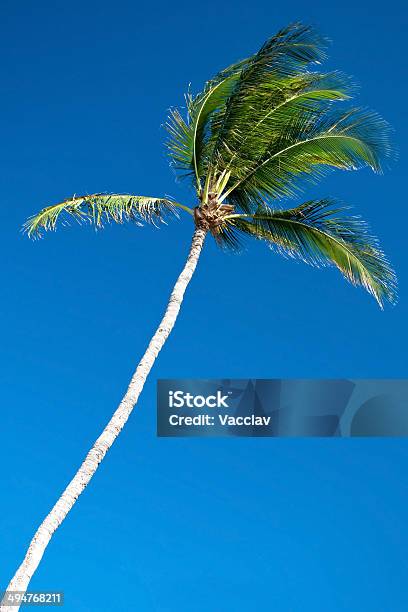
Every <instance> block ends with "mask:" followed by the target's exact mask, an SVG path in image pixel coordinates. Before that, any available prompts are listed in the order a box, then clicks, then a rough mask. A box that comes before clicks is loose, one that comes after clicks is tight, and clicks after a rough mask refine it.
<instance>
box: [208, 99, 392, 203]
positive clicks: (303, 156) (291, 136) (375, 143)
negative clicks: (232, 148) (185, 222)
mask: <svg viewBox="0 0 408 612" xmlns="http://www.w3.org/2000/svg"><path fill="white" fill-rule="evenodd" d="M390 155H391V145H390V141H389V128H388V125H387V123H386V122H385V121H384V120H383V119H381V117H379V115H377V114H376V113H374V112H371V111H367V110H364V109H351V110H349V111H347V112H345V113H340V114H339V113H337V112H331V113H330V112H325V113H322V115H321V116H319V117H316V116H311V115H310V113H309V111H305V112H303V113H299V114H298V116H297V117H294V118H292V119H290V120H288V122H287V124H286V125H285V126H283V125H282V127H281V130H280V132H279V135H278V136H277V137H276V138H275V139H272V141H271V143H270V146H269V147H267V149H266V151H265V152H264V153H262V155H260V157H259V158H258V159H257V160H255V161H252V160H251V159H249V160H248V159H242V158H240V156H239V152H238V155H236V161H235V163H234V168H233V169H231V168H230V169H231V170H232V174H231V177H232V180H235V183H233V184H232V185H231V186H230V187H229V188H228V189H227V191H226V192H225V193H224V194H223V196H222V197H221V198H220V200H221V201H223V200H224V199H226V198H228V201H229V202H230V203H233V204H236V205H237V206H240V207H241V208H243V209H244V210H247V211H248V209H250V208H252V205H255V206H257V205H258V203H259V200H260V199H262V198H263V197H265V196H267V197H270V198H279V197H290V196H293V195H295V194H296V192H297V191H298V190H299V189H300V187H301V183H299V178H302V177H304V178H308V179H309V180H311V181H312V182H316V181H317V180H318V179H319V178H320V177H322V176H323V175H324V174H325V173H327V171H328V170H329V169H330V168H339V169H342V170H357V169H359V168H362V167H364V166H368V167H370V168H371V169H372V170H374V171H375V172H381V169H382V162H383V160H384V159H386V158H387V157H389V156H390ZM230 182H231V181H230Z"/></svg>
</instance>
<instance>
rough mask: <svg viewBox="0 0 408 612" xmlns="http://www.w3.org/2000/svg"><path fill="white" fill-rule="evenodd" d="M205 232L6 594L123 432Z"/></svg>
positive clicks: (24, 583)
mask: <svg viewBox="0 0 408 612" xmlns="http://www.w3.org/2000/svg"><path fill="white" fill-rule="evenodd" d="M205 235H206V231H205V230H204V229H201V228H196V230H195V232H194V235H193V240H192V244H191V248H190V252H189V255H188V257H187V262H186V264H185V266H184V269H183V271H182V272H181V274H180V276H179V277H178V279H177V282H176V284H175V286H174V289H173V291H172V294H171V296H170V299H169V303H168V306H167V309H166V312H165V314H164V316H163V318H162V320H161V322H160V325H159V327H158V329H157V331H156V333H155V334H154V336H153V338H152V339H151V341H150V344H149V346H148V347H147V350H146V352H145V354H144V355H143V358H142V360H141V361H140V363H139V365H138V366H137V369H136V371H135V373H134V375H133V377H132V380H131V381H130V384H129V387H128V389H127V391H126V394H125V396H124V397H123V399H122V401H121V402H120V404H119V407H118V408H117V409H116V411H115V413H114V414H113V416H112V418H111V420H110V421H109V423H108V424H107V426H106V427H105V429H104V430H103V432H102V434H101V435H100V436H99V438H98V439H97V440H96V442H95V444H94V445H93V447H92V448H91V450H90V451H89V453H88V454H87V456H86V458H85V460H84V461H83V463H82V465H81V467H80V468H79V470H78V471H77V473H76V474H75V476H74V478H73V479H72V480H71V482H70V483H69V485H68V486H67V488H66V489H65V491H64V492H63V494H62V495H61V497H60V498H59V500H58V501H57V503H56V504H55V506H54V507H53V508H52V510H51V512H50V513H49V514H48V516H47V517H46V518H45V520H44V521H43V523H42V524H41V525H40V527H39V528H38V530H37V532H36V533H35V535H34V537H33V539H32V540H31V543H30V546H29V547H28V550H27V554H26V556H25V558H24V561H23V562H22V564H21V565H20V567H19V568H18V570H17V572H16V574H15V576H14V577H13V578H12V580H11V581H10V584H9V585H8V587H7V591H23V592H25V591H26V590H27V587H28V584H29V582H30V580H31V578H32V576H33V574H34V572H35V570H36V569H37V567H38V565H39V563H40V561H41V558H42V556H43V554H44V551H45V549H46V547H47V545H48V543H49V541H50V539H51V537H52V535H53V534H54V532H55V531H56V530H57V529H58V527H59V526H60V525H61V523H62V521H63V520H64V519H65V517H66V516H67V514H68V512H69V511H70V510H71V508H72V506H73V505H74V504H75V502H76V500H77V499H78V497H79V496H80V495H81V493H82V491H83V490H84V489H85V487H86V486H87V484H88V483H89V481H90V480H91V478H92V476H93V475H94V474H95V472H96V470H97V469H98V466H99V464H100V462H101V461H102V459H103V458H104V456H105V455H106V453H107V451H108V450H109V449H110V447H111V446H112V444H113V443H114V441H115V440H116V438H117V437H118V435H119V433H120V432H121V430H122V429H123V427H124V425H125V423H126V421H127V420H128V418H129V415H130V413H131V412H132V410H133V408H134V407H135V404H136V402H137V400H138V398H139V395H140V393H141V391H142V389H143V386H144V383H145V381H146V378H147V375H148V374H149V372H150V370H151V368H152V366H153V364H154V362H155V360H156V357H157V355H158V354H159V351H160V350H161V348H162V347H163V345H164V343H165V342H166V340H167V338H168V336H169V334H170V332H171V330H172V329H173V326H174V324H175V322H176V319H177V315H178V313H179V310H180V306H181V303H182V301H183V296H184V292H185V290H186V288H187V285H188V284H189V282H190V280H191V277H192V276H193V273H194V270H195V268H196V266H197V262H198V259H199V256H200V253H201V249H202V247H203V244H204V240H205ZM18 609H19V606H18V607H17V606H7V605H0V611H1V612H16V611H17V610H18Z"/></svg>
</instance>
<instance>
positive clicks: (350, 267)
mask: <svg viewBox="0 0 408 612" xmlns="http://www.w3.org/2000/svg"><path fill="white" fill-rule="evenodd" d="M344 210H346V209H345V208H344V207H342V206H339V205H336V203H335V202H334V201H333V200H330V199H325V200H313V201H309V202H305V203H304V204H302V205H300V206H298V207H296V208H292V209H289V210H272V209H270V208H268V207H266V206H263V207H262V208H261V207H260V208H259V209H258V211H257V213H255V214H253V215H238V214H236V215H230V217H229V218H227V219H226V226H225V228H223V230H224V229H225V231H226V232H227V241H228V243H230V242H231V234H234V233H236V236H234V240H235V241H237V240H238V239H239V238H238V236H239V234H241V235H243V236H244V235H246V236H250V237H255V238H258V239H261V240H265V241H267V242H268V244H269V245H270V246H271V247H272V248H274V249H276V250H277V251H278V252H279V253H282V254H285V255H288V256H290V257H295V258H299V259H301V260H302V261H304V262H306V263H309V264H311V265H314V266H318V267H320V266H324V265H334V266H336V267H337V268H338V269H339V270H340V272H341V273H342V274H343V276H344V277H345V278H346V279H347V280H348V281H349V282H351V283H352V284H353V285H361V286H363V287H364V288H365V289H366V290H367V291H368V292H369V293H371V294H372V295H373V296H374V297H375V298H376V300H377V301H378V303H379V305H380V306H381V308H382V307H383V303H384V301H385V300H388V301H390V302H391V303H395V301H396V276H395V273H394V271H393V269H392V267H391V265H390V264H389V262H388V260H387V258H386V257H385V255H384V253H383V252H382V250H381V249H380V247H379V245H378V241H377V239H376V238H374V237H373V236H372V234H371V233H370V230H369V227H368V225H367V224H366V223H365V222H364V221H362V220H361V218H360V217H356V216H352V217H350V216H349V217H346V216H339V214H342V213H343V212H344ZM220 240H221V241H222V231H221V236H220Z"/></svg>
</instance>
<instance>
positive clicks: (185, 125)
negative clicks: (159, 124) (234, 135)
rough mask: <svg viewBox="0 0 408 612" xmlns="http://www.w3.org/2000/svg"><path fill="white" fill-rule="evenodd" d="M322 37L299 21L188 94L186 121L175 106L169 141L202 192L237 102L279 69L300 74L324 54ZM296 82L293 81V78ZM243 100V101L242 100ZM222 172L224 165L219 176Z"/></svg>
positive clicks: (173, 154) (175, 158)
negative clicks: (196, 90) (193, 95)
mask: <svg viewBox="0 0 408 612" xmlns="http://www.w3.org/2000/svg"><path fill="white" fill-rule="evenodd" d="M324 46H325V43H324V42H323V39H322V38H321V37H320V36H319V35H318V34H317V33H316V32H314V30H312V29H311V28H309V27H306V26H303V25H301V24H294V25H292V26H289V27H288V28H285V29H284V30H281V31H280V32H278V34H277V35H276V36H274V37H272V38H271V39H269V40H268V41H267V42H266V43H265V44H264V45H263V47H262V48H261V49H260V51H259V52H258V53H256V54H255V55H254V56H251V57H250V58H247V59H245V60H242V61H240V62H238V63H236V64H233V65H232V66H230V67H229V68H227V69H225V70H223V71H221V72H220V73H219V74H217V75H216V76H215V77H214V78H213V79H211V80H210V81H208V82H207V83H206V85H205V87H204V90H203V91H202V92H201V93H199V94H198V95H197V96H195V97H192V96H190V95H188V96H187V120H184V119H183V117H182V116H181V114H180V112H179V111H178V110H172V111H171V113H170V117H169V120H168V122H167V125H166V127H167V130H168V132H169V134H170V138H169V141H168V143H167V146H168V149H169V152H170V156H171V158H172V161H173V163H174V165H175V166H176V167H177V168H179V169H182V170H186V171H187V172H188V173H189V174H194V175H195V180H196V184H197V189H198V191H201V188H202V186H203V181H204V179H205V178H206V175H208V171H210V172H211V174H212V175H213V177H215V178H216V174H217V172H215V166H216V164H212V166H213V171H211V163H210V159H211V158H213V157H214V156H215V157H217V156H218V154H219V152H218V149H217V144H218V143H219V142H220V141H222V139H223V138H224V133H227V132H230V131H231V130H232V132H234V130H235V123H236V121H235V118H234V117H235V106H236V105H237V103H238V102H239V101H241V99H242V98H243V97H244V98H245V95H246V93H247V92H248V91H252V92H253V91H254V90H255V89H258V91H259V85H260V84H261V83H262V79H264V80H265V79H266V78H267V77H268V75H269V78H270V75H271V74H274V75H275V79H277V78H278V77H279V78H281V79H283V78H284V77H288V78H289V77H296V75H297V74H298V72H299V70H302V69H303V68H304V67H305V66H307V65H309V64H310V63H313V62H317V61H319V60H321V59H323V57H324V51H323V47H324ZM291 85H292V86H293V83H292V82H291ZM239 103H240V104H241V102H239ZM221 173H222V169H221V170H220V171H219V172H218V175H219V174H221Z"/></svg>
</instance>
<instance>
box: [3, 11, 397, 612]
mask: <svg viewBox="0 0 408 612" xmlns="http://www.w3.org/2000/svg"><path fill="white" fill-rule="evenodd" d="M297 19H301V20H302V21H304V22H307V23H312V24H315V25H316V26H317V27H318V28H319V29H320V30H321V31H322V32H323V33H325V34H326V35H328V36H329V37H330V38H331V39H332V40H333V45H332V48H331V50H330V61H329V62H328V64H327V66H328V68H339V69H341V70H343V71H345V72H347V73H350V74H352V75H353V76H354V77H355V78H356V80H357V81H358V82H359V83H360V84H361V87H362V89H361V97H360V101H361V104H362V105H369V106H372V107H374V108H375V109H376V110H378V111H379V112H380V113H381V114H382V115H383V116H385V118H386V119H387V120H388V121H390V123H391V124H392V125H393V126H394V128H395V139H396V141H397V143H398V145H399V149H400V161H399V163H398V164H395V165H394V166H393V167H392V168H391V169H390V170H389V171H388V172H387V173H386V174H385V175H384V176H382V177H378V176H375V175H373V174H371V173H370V172H368V171H362V172H358V173H337V174H333V175H332V176H331V177H330V178H328V179H326V180H324V181H323V182H321V183H320V184H319V185H318V186H316V187H314V188H312V189H309V191H308V193H307V196H308V197H309V196H310V197H313V196H325V195H332V196H335V197H339V198H341V199H343V200H345V201H346V202H348V203H350V204H352V205H354V206H355V207H356V210H357V211H358V212H360V213H361V214H363V215H364V217H366V218H367V219H368V220H369V221H370V222H371V225H372V227H373V229H374V231H375V233H376V234H377V235H378V236H379V237H380V239H381V242H382V245H383V247H384V249H385V250H386V252H387V253H388V255H389V257H390V258H391V260H392V261H393V263H394V265H395V267H396V270H397V272H398V276H399V280H400V302H399V304H398V305H397V306H396V307H394V308H392V307H389V308H386V310H385V312H381V311H380V310H379V308H378V307H377V305H376V303H375V301H374V300H373V299H371V298H370V297H369V296H368V294H366V293H364V292H363V291H362V290H357V289H354V288H352V287H351V286H350V285H348V284H347V283H346V282H345V281H343V280H342V279H341V278H340V276H339V274H338V273H336V271H334V270H330V269H329V270H323V271H319V270H315V269H313V268H309V267H307V266H305V265H302V264H295V263H293V262H292V261H288V260H284V259H282V258H278V257H277V256H274V255H273V254H271V253H270V252H269V251H268V250H267V249H266V248H263V247H262V245H260V244H259V245H258V244H255V245H252V246H251V248H249V250H248V252H247V253H245V254H244V255H242V256H232V255H225V254H222V253H220V252H218V251H217V249H216V248H215V246H214V245H213V244H211V242H210V241H208V244H207V245H206V249H205V253H204V254H203V257H202V261H201V262H200V266H199V269H198V272H197V275H196V278H195V279H194V281H193V283H192V285H191V286H190V288H189V291H188V295H187V297H186V301H185V305H184V308H183V311H182V314H181V317H180V319H179V321H178V323H177V327H176V330H175V333H174V335H173V336H172V337H171V339H170V340H169V342H168V344H167V346H166V348H165V349H164V351H163V352H162V354H161V355H160V358H159V360H158V362H157V365H156V366H155V367H154V370H153V372H152V375H151V377H150V379H149V382H148V384H147V385H146V388H145V391H144V392H143V395H142V397H141V399H140V403H139V405H138V408H137V410H136V412H135V414H134V415H133V416H132V418H131V420H130V422H129V423H128V426H127V428H126V431H125V432H124V433H123V434H122V436H121V438H120V440H119V441H118V443H117V444H116V445H115V446H114V448H113V449H112V451H111V453H110V454H109V456H108V457H107V459H106V460H105V462H104V465H103V467H101V469H100V470H99V472H98V474H97V476H96V477H95V479H94V480H93V482H92V485H91V486H90V487H89V489H88V490H87V491H86V493H85V494H84V495H83V497H82V498H81V500H80V501H79V503H78V504H77V506H76V508H75V510H74V511H73V512H72V514H71V515H70V517H69V519H68V520H67V521H66V523H65V524H64V525H63V527H62V528H61V530H60V531H59V532H58V533H57V535H56V536H55V537H54V539H53V541H52V544H51V545H50V547H49V550H48V551H47V553H46V555H45V557H44V559H43V562H42V564H41V567H40V569H39V571H38V573H37V574H36V576H35V579H34V580H33V581H32V585H31V586H32V588H33V589H37V590H39V589H58V588H59V589H63V590H64V591H65V593H66V605H65V610H66V611H67V612H74V611H75V612H85V611H86V612H99V611H100V610H120V611H121V610H130V609H135V610H143V612H153V611H155V612H156V611H160V612H176V611H177V612H179V611H180V610H182V611H186V612H187V611H189V612H190V611H191V610H194V612H204V611H205V612H208V611H210V610H211V611H216V612H230V611H231V612H232V611H236V610H245V611H247V610H250V611H255V610H274V611H276V612H309V611H310V612H327V611H328V610H330V612H343V611H344V612H345V611H347V612H350V611H353V612H354V611H356V612H362V611H364V612H365V611H367V612H405V611H406V610H407V609H408V590H407V586H406V570H407V561H406V550H407V547H408V536H407V511H406V508H407V478H406V473H407V459H408V448H407V442H406V440H374V439H372V440H333V439H329V440H275V439H223V440H215V439H157V438H156V431H155V430H156V416H155V409H156V406H155V386H156V379H157V378H160V377H162V378H173V377H174V378H177V377H192V378H193V377H202V378H205V377H215V378H225V377H241V378H244V377H280V376H291V377H344V376H347V377H352V378H356V377H406V376H407V367H406V346H407V326H406V321H407V296H408V291H407V254H406V231H407V230H406V223H405V208H406V202H405V199H406V184H405V176H404V173H405V163H406V162H405V160H406V142H407V140H408V134H407V129H408V128H407V122H406V97H407V85H406V76H405V74H406V73H405V74H404V72H405V67H404V65H403V59H404V58H405V55H406V31H407V29H406V28H407V14H406V7H404V5H403V2H402V1H401V2H396V1H395V0H390V1H389V2H386V3H383V4H378V3H377V4H373V3H371V2H368V1H360V2H355V1H353V2H351V1H348V0H347V1H345V2H342V3H341V4H339V3H335V2H323V1H322V0H316V1H315V2H309V3H307V4H306V3H302V2H299V1H296V0H295V1H294V2H290V3H273V2H266V1H258V0H255V1H253V2H242V1H240V0H235V1H234V2H232V0H225V1H224V2H218V1H217V2H216V1H215V0H209V1H208V2H206V3H199V4H197V5H194V3H191V2H189V3H185V2H181V1H178V2H172V3H167V2H166V3H164V2H160V1H159V2H155V3H140V4H139V5H138V4H137V3H135V2H130V1H124V0H116V2H109V3H108V2H103V1H100V0H99V1H98V2H96V1H95V2H91V1H89V0H85V1H84V0H82V1H79V0H72V1H70V2H49V1H43V2H37V3H34V2H27V1H21V2H11V1H10V0H6V1H3V2H2V8H1V36H0V46H1V58H2V69H1V80H0V86H1V98H0V104H1V107H2V110H1V115H0V124H1V139H0V151H1V153H0V155H1V177H0V181H1V199H2V205H1V207H0V214H1V217H2V218H1V234H2V237H1V242H0V244H1V249H2V257H1V261H2V264H3V265H2V275H1V286H2V295H3V297H2V300H1V306H0V308H1V317H0V325H1V340H2V342H1V345H2V351H1V359H2V363H1V369H0V377H1V389H2V394H1V397H2V418H1V429H2V430H1V446H0V466H1V467H0V474H1V489H0V507H1V512H0V585H2V586H5V585H6V583H7V581H8V579H9V578H10V576H11V574H12V573H13V572H14V570H15V569H16V566H17V564H18V563H19V562H20V560H21V559H22V556H23V553H24V551H25V548H26V545H27V543H28V541H29V540H30V538H31V537H32V535H33V532H34V530H35V528H36V527H37V525H38V524H39V522H40V521H41V520H42V518H43V517H44V515H45V513H46V512H47V511H48V510H49V508H50V507H51V505H52V504H53V502H54V501H55V499H56V497H57V495H58V494H59V493H60V491H61V490H62V488H63V487H64V486H65V484H66V483H67V481H68V479H70V477H71V476H72V474H73V471H74V469H76V467H77V466H78V464H79V462H80V461H81V459H82V458H83V456H84V454H85V453H86V451H87V449H88V447H89V445H90V443H91V442H93V441H94V439H95V438H96V436H97V435H98V433H99V431H100V430H101V428H102V427H103V426H104V425H105V423H106V421H107V419H108V418H109V415H110V414H111V412H112V410H113V408H114V407H115V406H116V404H117V402H118V400H119V399H120V397H121V394H122V393H123V391H124V389H125V387H126V385H127V382H128V379H129V377H130V375H131V372H132V370H133V368H134V367H135V365H136V364H137V361H138V359H139V357H140V356H141V354H142V352H143V350H144V348H145V346H146V343H147V341H148V339H149V337H150V335H151V333H152V332H153V330H154V327H155V325H156V324H157V322H158V320H159V317H160V315H161V313H162V310H163V307H164V305H165V302H166V299H167V296H168V293H169V291H170V288H171V286H172V283H173V282H174V280H175V278H176V275H177V274H178V272H179V270H180V267H181V265H182V262H183V259H184V257H185V255H186V251H187V248H188V243H189V240H190V234H191V231H192V226H191V222H190V220H189V219H188V218H186V219H185V221H183V222H181V223H179V224H176V223H173V224H172V225H171V226H169V227H167V228H164V229H163V230H160V231H157V230H154V229H151V228H145V229H138V228H135V227H131V226H127V227H109V228H108V229H106V230H105V231H104V232H100V233H98V234H95V233H94V232H93V231H92V230H91V229H90V228H78V227H73V228H71V229H62V230H61V231H59V232H58V233H56V234H52V235H48V236H47V237H46V238H45V239H44V240H42V241H40V242H36V243H32V242H30V241H29V240H28V239H27V238H25V237H23V236H22V235H21V234H20V233H19V230H20V226H21V224H22V222H23V221H24V220H25V218H26V217H27V216H28V215H29V214H31V213H33V212H35V211H36V210H37V209H38V208H39V207H41V206H43V205H45V204H48V203H53V202H55V201H58V200H60V199H62V198H64V197H67V196H69V195H72V194H73V193H84V192H85V193H92V192H95V191H109V192H131V193H132V192H134V193H141V194H152V195H161V194H172V195H174V196H175V197H177V198H178V199H183V200H184V201H185V202H186V203H187V204H190V205H193V204H194V201H193V200H192V199H191V198H192V194H191V192H189V191H188V190H187V186H186V185H185V184H176V183H175V182H174V180H173V179H174V177H173V175H172V172H171V171H170V170H169V169H168V166H167V160H166V158H165V153H164V149H163V146H162V143H163V140H164V136H165V134H164V130H163V129H162V128H161V125H162V123H163V122H164V120H165V117H166V110H167V108H168V107H169V106H171V105H176V104H181V103H182V101H183V98H182V95H183V92H184V91H185V90H186V88H187V85H188V83H189V82H191V83H192V86H193V89H194V88H198V87H200V86H201V85H202V83H203V81H205V79H206V78H208V77H210V76H211V75H212V74H213V73H215V72H216V71H217V70H218V69H220V68H222V67H223V66H224V65H228V64H229V63H231V62H232V61H234V60H236V59H238V58H241V57H245V56H246V55H247V54H248V53H251V52H254V51H255V50H256V49H257V48H258V47H259V46H260V45H261V44H262V42H263V41H264V40H265V39H266V38H267V37H269V36H270V35H271V34H273V33H274V32H275V31H276V30H277V29H279V28H280V27H281V26H283V25H286V24H287V23H288V22H291V21H294V20H297ZM399 219H401V221H399ZM129 601H132V602H133V603H132V604H130V603H129Z"/></svg>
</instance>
